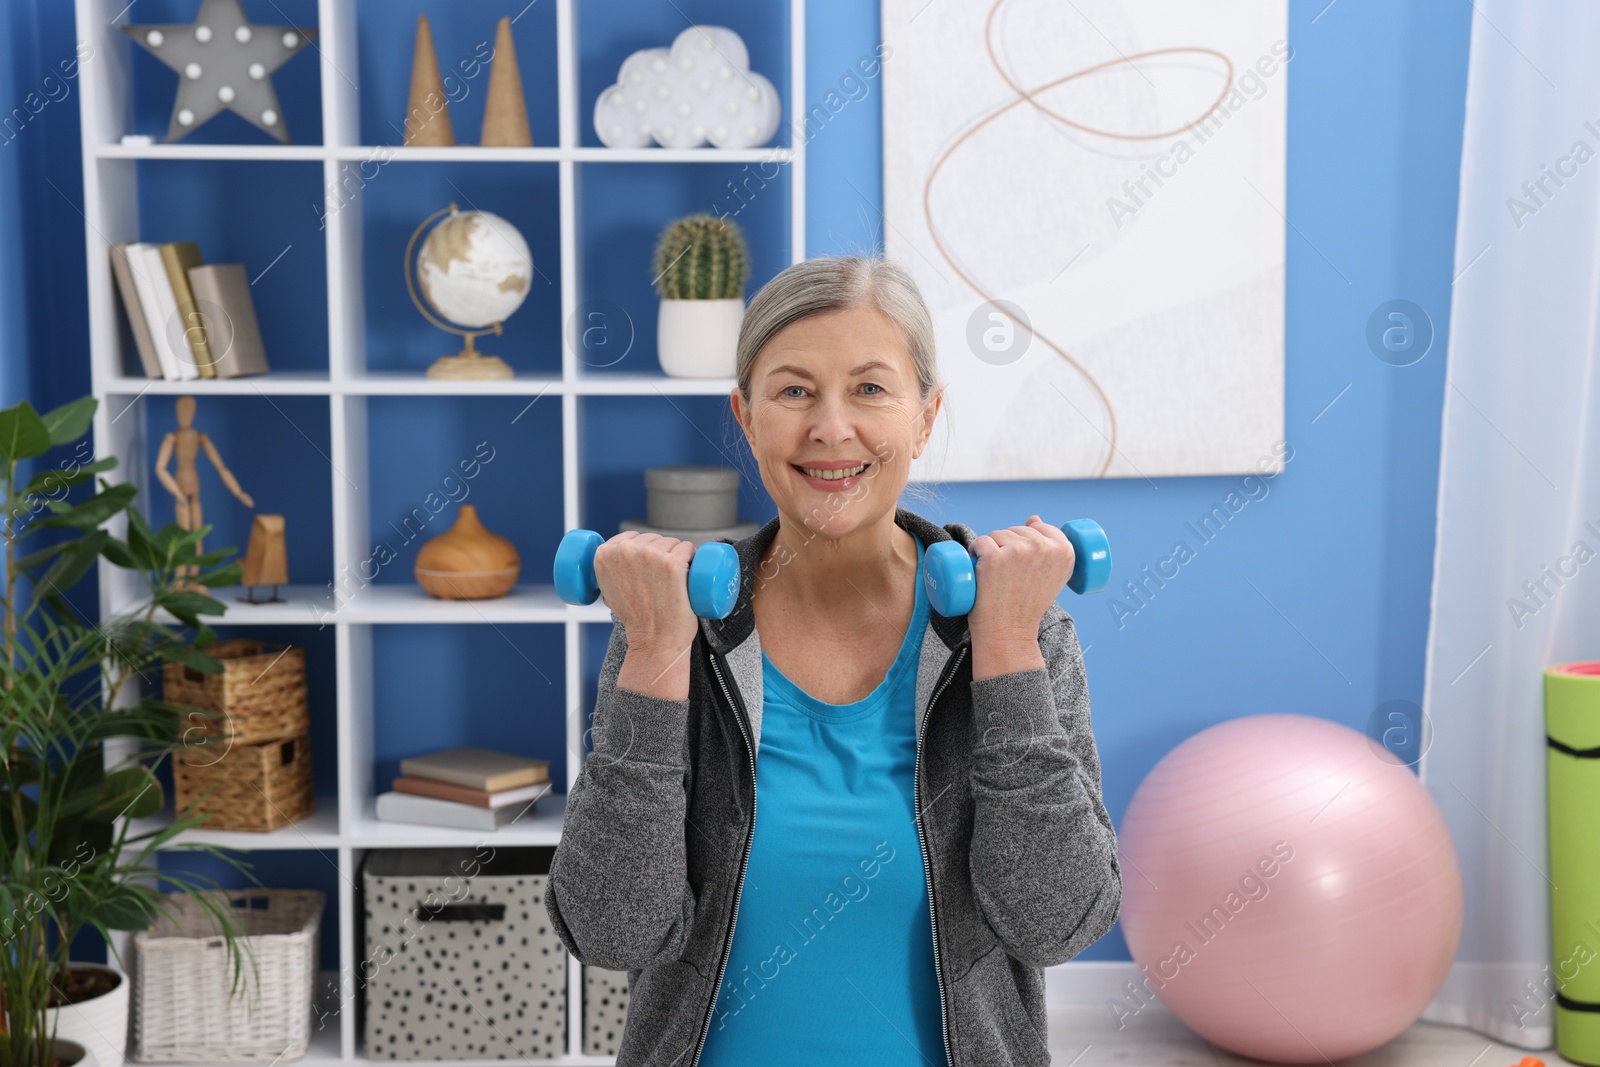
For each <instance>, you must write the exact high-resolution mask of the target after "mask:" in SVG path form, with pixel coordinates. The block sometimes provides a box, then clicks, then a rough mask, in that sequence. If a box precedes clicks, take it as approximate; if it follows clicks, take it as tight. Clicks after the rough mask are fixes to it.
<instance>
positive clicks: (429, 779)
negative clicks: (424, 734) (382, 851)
mask: <svg viewBox="0 0 1600 1067" xmlns="http://www.w3.org/2000/svg"><path fill="white" fill-rule="evenodd" d="M550 789H551V783H550V761H549V760H542V759H531V758H529V757H527V756H516V755H512V754H511V753H509V752H496V751H493V750H491V749H486V748H476V747H474V746H472V745H462V746H460V747H458V748H447V749H441V750H440V751H438V752H429V753H426V754H424V755H420V756H411V757H409V758H407V759H403V760H401V761H400V775H399V777H397V778H395V779H394V788H393V789H392V790H390V791H389V792H387V793H379V794H378V818H380V819H383V820H385V821H386V822H411V823H426V824H427V825H429V826H459V827H461V828H463V829H467V830H498V829H499V828H500V827H502V826H504V825H505V824H506V823H508V822H512V821H513V820H516V819H526V818H527V817H529V816H531V815H532V814H533V806H534V802H535V801H537V800H538V799H539V798H540V797H542V796H544V795H545V794H546V793H548V792H550Z"/></svg>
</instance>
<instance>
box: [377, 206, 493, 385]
mask: <svg viewBox="0 0 1600 1067" xmlns="http://www.w3.org/2000/svg"><path fill="white" fill-rule="evenodd" d="M456 211H457V208H456V205H455V204H453V203H452V204H450V205H449V206H448V207H443V208H440V209H439V210H438V211H435V212H434V213H433V214H432V215H429V216H428V217H427V218H425V219H423V220H422V224H421V225H419V226H418V227H417V228H416V230H415V231H414V232H413V233H412V234H411V240H410V241H408V242H407V243H406V260H405V273H406V291H407V292H409V293H410V294H411V302H412V303H413V304H415V305H417V310H418V311H420V312H422V317H423V318H425V319H427V320H428V321H429V322H431V323H433V324H434V325H435V326H437V327H439V329H441V330H446V331H448V332H450V333H458V334H460V335H461V337H462V339H463V340H464V341H465V344H463V345H462V347H461V351H460V352H457V353H456V354H455V355H453V356H440V357H439V358H438V359H436V360H434V362H433V366H431V367H429V368H428V373H427V376H428V377H429V378H432V379H434V380H435V381H438V380H445V381H458V382H459V381H503V380H505V379H507V378H514V377H516V372H515V371H513V370H512V369H511V366H510V365H509V364H508V363H506V361H505V360H503V359H501V358H500V357H499V356H491V355H487V354H485V353H482V352H479V351H478V349H477V347H476V343H475V342H476V340H477V338H478V336H479V335H480V334H485V333H493V334H495V335H496V336H498V335H499V334H500V324H499V323H498V322H496V323H491V324H490V326H489V327H488V328H486V329H481V330H471V329H467V328H465V327H461V326H456V325H454V324H452V323H449V322H446V321H444V319H442V318H441V317H440V316H438V315H436V314H434V313H433V312H432V311H430V310H429V309H428V306H427V305H426V304H424V303H423V302H422V299H421V297H419V296H418V295H417V283H416V279H415V278H414V277H413V271H412V264H413V263H414V262H415V258H414V255H415V251H416V247H417V238H419V237H421V236H422V232H423V231H424V230H426V229H427V228H428V227H429V226H430V225H432V223H433V222H434V220H435V219H437V218H439V216H441V215H446V214H449V215H453V214H455V213H456ZM430 303H431V299H430Z"/></svg>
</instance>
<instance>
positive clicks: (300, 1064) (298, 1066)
mask: <svg viewBox="0 0 1600 1067" xmlns="http://www.w3.org/2000/svg"><path fill="white" fill-rule="evenodd" d="M338 984H339V972H338V971H336V970H331V969H328V968H323V969H322V970H320V971H318V972H317V978H316V982H315V984H314V985H312V987H311V989H312V996H314V997H315V996H317V995H319V994H322V993H324V991H325V990H327V989H329V988H330V987H337V986H338ZM337 1007H338V1006H337V1004H335V1005H333V1007H332V1011H334V1012H336V1011H337ZM318 1018H319V1016H318V1013H317V1011H316V1010H313V1011H312V1013H311V1042H310V1047H309V1048H308V1049H306V1054H305V1055H304V1056H301V1057H299V1058H298V1059H293V1060H284V1061H282V1062H285V1063H293V1064H295V1067H332V1065H334V1064H348V1063H350V1062H352V1061H350V1060H344V1059H341V1058H340V1056H339V1017H338V1015H337V1014H332V1013H330V1014H329V1015H328V1016H327V1023H326V1025H324V1026H322V1027H320V1028H319V1027H318V1026H317V1021H318ZM128 1054H129V1057H130V1058H129V1059H128V1061H127V1062H128V1063H130V1064H132V1063H134V1062H135V1061H134V1060H133V1059H132V1058H131V1057H132V1054H133V1047H132V1045H131V1044H130V1045H129V1047H128ZM261 1062H263V1063H269V1062H271V1063H276V1062H278V1061H276V1060H273V1061H267V1060H263V1061H261ZM361 1062H365V1061H361ZM438 1062H439V1061H437V1060H435V1061H432V1063H433V1064H435V1065H437V1064H438ZM479 1062H480V1063H481V1062H482V1061H479ZM539 1062H540V1063H557V1062H560V1061H558V1060H540V1061H539ZM605 1062H608V1063H609V1062H611V1061H609V1060H608V1061H605ZM138 1063H139V1067H194V1064H193V1063H192V1062H187V1063H177V1062H173V1063H164V1062H162V1061H160V1060H151V1061H142V1060H141V1061H138Z"/></svg>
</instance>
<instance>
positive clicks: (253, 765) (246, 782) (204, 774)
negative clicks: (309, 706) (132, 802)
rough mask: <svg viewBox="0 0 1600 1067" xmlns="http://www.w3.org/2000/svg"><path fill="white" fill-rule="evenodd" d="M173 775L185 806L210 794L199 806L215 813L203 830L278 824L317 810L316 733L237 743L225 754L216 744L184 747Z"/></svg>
mask: <svg viewBox="0 0 1600 1067" xmlns="http://www.w3.org/2000/svg"><path fill="white" fill-rule="evenodd" d="M172 780H173V783H174V785H175V786H176V790H175V791H176V793H177V795H178V799H177V804H178V811H180V812H181V811H185V810H186V809H187V808H188V807H189V805H191V804H193V803H194V802H195V801H196V799H198V798H200V796H201V794H203V793H204V794H205V797H204V799H202V800H200V803H199V806H198V807H197V808H196V809H195V810H196V811H200V812H204V813H206V814H207V815H209V816H211V817H210V818H209V819H207V820H206V821H205V822H203V823H201V824H200V826H199V827H198V828H199V829H201V830H256V831H267V830H276V829H278V828H279V827H280V826H287V825H288V824H289V823H292V822H294V821H296V820H297V819H303V818H305V817H306V816H307V815H310V814H311V813H312V812H313V811H315V810H316V798H315V797H314V796H313V795H312V785H311V737H310V735H309V734H305V733H302V734H300V736H298V737H291V738H288V739H287V740H283V741H268V742H266V743H264V744H259V745H239V744H235V745H233V746H232V747H231V748H229V749H227V751H226V752H225V753H224V755H223V756H222V758H221V759H218V758H217V755H216V748H215V747H214V746H212V745H198V746H195V747H193V748H185V749H179V750H178V751H177V752H176V753H174V755H173V758H172ZM212 786H215V788H211V787H212ZM207 789H211V792H210V793H206V792H205V791H206V790H207Z"/></svg>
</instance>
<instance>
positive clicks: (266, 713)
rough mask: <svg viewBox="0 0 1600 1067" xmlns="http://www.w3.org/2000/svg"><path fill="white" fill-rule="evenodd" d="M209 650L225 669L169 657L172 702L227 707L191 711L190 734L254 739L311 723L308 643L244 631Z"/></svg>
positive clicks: (166, 680)
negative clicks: (205, 668)
mask: <svg viewBox="0 0 1600 1067" xmlns="http://www.w3.org/2000/svg"><path fill="white" fill-rule="evenodd" d="M206 654H207V655H209V656H211V657H213V658H214V659H218V660H221V661H222V673H220V674H201V673H200V672H199V671H197V670H195V669H194V668H192V667H185V666H184V665H183V664H181V663H168V664H167V665H166V666H165V667H164V668H162V672H161V679H162V684H163V689H164V691H165V697H166V700H167V702H168V703H170V704H181V705H183V706H184V707H188V708H200V709H203V710H205V711H220V712H226V713H227V717H226V718H218V717H214V716H210V715H194V716H191V717H189V718H188V719H187V720H185V724H184V726H185V736H186V737H191V738H195V739H199V738H211V737H215V738H219V739H221V740H223V741H231V742H232V743H234V744H245V745H253V744H256V743H257V742H261V741H277V740H280V739H282V738H285V737H294V736H296V735H298V734H302V733H304V732H305V731H306V730H307V729H308V728H309V727H310V722H311V720H310V717H309V715H308V714H307V712H306V654H305V650H304V649H301V648H295V647H293V646H291V645H280V644H274V643H272V642H270V641H254V640H251V639H249V638H244V637H239V638H233V639H231V640H227V641H218V642H216V643H215V644H213V645H212V646H211V647H210V648H208V649H206ZM196 743H197V744H198V740H197V742H196Z"/></svg>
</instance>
